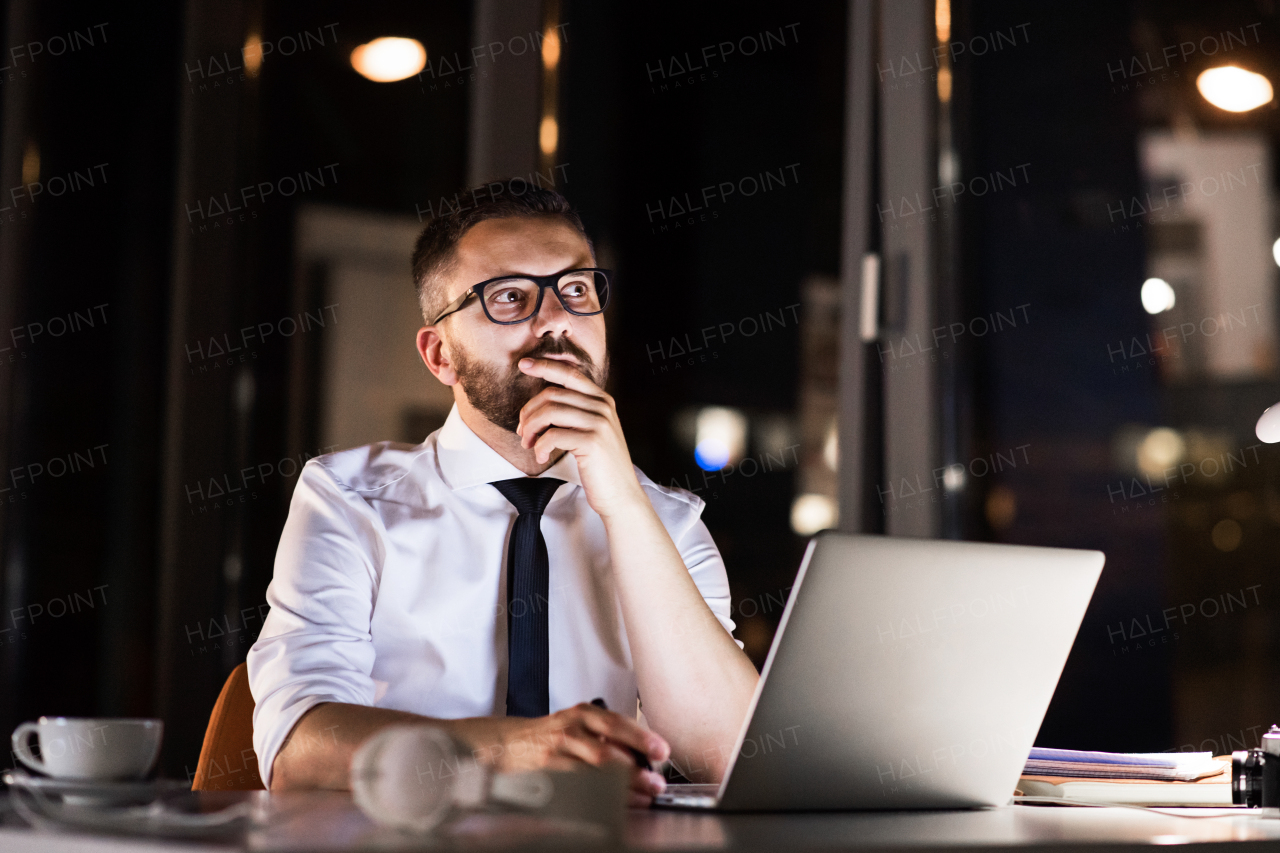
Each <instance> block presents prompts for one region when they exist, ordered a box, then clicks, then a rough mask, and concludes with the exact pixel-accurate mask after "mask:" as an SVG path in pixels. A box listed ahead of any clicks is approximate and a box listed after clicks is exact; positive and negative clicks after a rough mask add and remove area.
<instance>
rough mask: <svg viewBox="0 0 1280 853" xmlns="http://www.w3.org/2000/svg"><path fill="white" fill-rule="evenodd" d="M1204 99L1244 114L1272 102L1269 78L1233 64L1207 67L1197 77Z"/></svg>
mask: <svg viewBox="0 0 1280 853" xmlns="http://www.w3.org/2000/svg"><path fill="white" fill-rule="evenodd" d="M1196 88H1197V89H1199V90H1200V94H1201V95H1204V99H1205V100H1206V101H1208V102H1209V103H1211V104H1213V105H1214V106H1215V107H1217V108H1218V109H1220V110H1226V111H1227V112H1232V113H1245V112H1248V111H1249V110H1253V109H1257V108H1258V107H1260V106H1262V105H1263V104H1266V103H1270V101H1271V95H1272V92H1271V81H1269V80H1268V79H1267V78H1266V77H1263V76H1262V75H1261V74H1254V73H1253V72H1252V71H1245V70H1244V69H1243V68H1237V67H1235V66H1234V65H1224V66H1222V67H1220V68H1210V69H1209V70H1208V71H1202V72H1201V73H1200V76H1199V77H1197V78H1196Z"/></svg>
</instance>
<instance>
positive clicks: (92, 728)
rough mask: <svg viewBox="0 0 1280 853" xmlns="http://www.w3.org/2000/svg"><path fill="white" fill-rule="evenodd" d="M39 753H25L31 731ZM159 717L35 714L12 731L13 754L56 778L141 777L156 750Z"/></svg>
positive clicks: (161, 724) (160, 730)
mask: <svg viewBox="0 0 1280 853" xmlns="http://www.w3.org/2000/svg"><path fill="white" fill-rule="evenodd" d="M32 734H35V735H36V737H37V738H39V741H40V758H36V757H35V756H34V755H33V754H32V753H31V735H32ZM163 736H164V722H163V721H162V720H147V719H129V718H122V717H41V718H40V719H39V720H37V721H36V722H34V723H29V722H28V723H23V724H22V725H20V726H18V727H17V728H16V729H14V730H13V738H12V741H13V754H14V757H15V758H17V759H18V760H19V761H21V762H22V763H23V764H25V765H27V766H28V767H30V768H31V769H32V770H36V771H38V772H40V773H45V774H48V775H49V776H53V777H54V778H56V779H85V780H94V781H107V780H111V779H141V778H142V777H144V776H146V775H147V774H148V773H149V772H151V768H152V767H153V766H155V763H156V758H157V757H159V755H160V741H161V739H162V738H163Z"/></svg>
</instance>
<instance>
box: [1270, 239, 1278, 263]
mask: <svg viewBox="0 0 1280 853" xmlns="http://www.w3.org/2000/svg"><path fill="white" fill-rule="evenodd" d="M1271 257H1272V258H1274V259H1275V262H1276V266H1278V267H1280V237H1277V238H1276V241H1275V242H1274V243H1272V244H1271Z"/></svg>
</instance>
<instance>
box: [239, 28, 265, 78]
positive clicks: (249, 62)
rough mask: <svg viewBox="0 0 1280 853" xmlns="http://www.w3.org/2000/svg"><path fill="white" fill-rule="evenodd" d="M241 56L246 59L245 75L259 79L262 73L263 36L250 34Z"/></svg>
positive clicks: (245, 41)
mask: <svg viewBox="0 0 1280 853" xmlns="http://www.w3.org/2000/svg"><path fill="white" fill-rule="evenodd" d="M240 55H241V56H243V57H244V73H245V74H248V75H249V76H250V77H257V76H258V74H259V73H261V71H262V55H263V52H262V36H260V35H258V34H257V33H249V36H248V38H246V39H245V40H244V50H242V51H241V52H240Z"/></svg>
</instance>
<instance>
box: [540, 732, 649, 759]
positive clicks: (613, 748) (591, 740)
mask: <svg viewBox="0 0 1280 853" xmlns="http://www.w3.org/2000/svg"><path fill="white" fill-rule="evenodd" d="M559 752H560V753H561V754H563V755H569V756H571V757H573V758H577V759H578V760H579V761H582V762H584V763H586V764H590V765H591V766H593V767H601V766H603V765H605V764H618V765H622V766H626V767H634V766H635V762H634V761H632V759H631V756H630V754H628V753H627V752H625V751H623V750H622V749H619V748H618V746H617V745H615V744H612V743H610V742H609V741H607V740H601V739H600V738H599V737H597V736H595V735H593V734H591V733H590V732H588V731H586V730H584V729H580V728H579V729H577V730H576V731H567V732H565V737H564V740H563V742H562V743H561V744H560V747H559Z"/></svg>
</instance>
